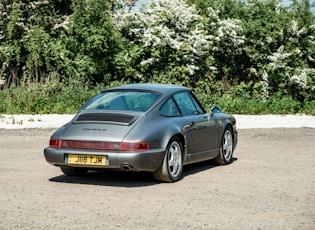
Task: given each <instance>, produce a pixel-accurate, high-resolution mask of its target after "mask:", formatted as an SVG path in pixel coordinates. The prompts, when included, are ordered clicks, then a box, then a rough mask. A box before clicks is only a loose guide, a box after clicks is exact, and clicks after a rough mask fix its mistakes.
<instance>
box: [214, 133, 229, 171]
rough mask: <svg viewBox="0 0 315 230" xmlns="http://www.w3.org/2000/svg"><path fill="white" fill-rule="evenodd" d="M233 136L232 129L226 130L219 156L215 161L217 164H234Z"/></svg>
mask: <svg viewBox="0 0 315 230" xmlns="http://www.w3.org/2000/svg"><path fill="white" fill-rule="evenodd" d="M232 156H233V134H232V131H231V129H230V128H227V129H225V131H224V134H223V138H222V143H221V147H220V152H219V155H218V156H217V157H216V158H215V159H214V161H215V162H216V163H217V164H220V165H226V164H230V163H231V162H232Z"/></svg>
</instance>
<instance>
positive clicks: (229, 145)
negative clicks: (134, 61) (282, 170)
mask: <svg viewBox="0 0 315 230" xmlns="http://www.w3.org/2000/svg"><path fill="white" fill-rule="evenodd" d="M237 139H238V134H237V130H236V121H235V118H234V117H233V116H232V115H228V114H225V113H222V112H221V109H220V108H219V107H217V106H213V107H212V108H211V109H210V112H206V110H205V109H204V108H203V107H202V105H201V104H200V102H199V101H198V100H197V98H196V97H195V96H194V94H193V93H192V92H191V91H190V90H189V89H188V88H186V87H183V86H176V85H166V84H129V85H122V86H118V87H113V88H109V89H106V90H104V91H103V92H101V93H99V94H97V95H95V96H94V97H93V98H92V99H91V100H89V101H88V102H87V103H86V104H85V105H84V106H83V107H82V108H81V109H80V110H79V112H78V113H77V114H76V116H74V118H73V119H72V121H71V122H70V123H68V124H66V125H64V126H63V127H61V128H59V129H58V130H57V131H56V132H55V133H54V134H53V135H52V136H51V139H50V142H49V147H47V148H45V149H44V155H45V158H46V160H47V162H49V163H50V164H52V165H55V166H59V167H60V169H61V171H62V172H63V173H64V174H66V175H69V176H80V175H84V174H85V173H87V171H88V170H99V169H100V170H104V169H121V170H126V171H147V172H152V173H153V175H154V178H155V179H156V180H158V181H161V182H174V181H177V180H179V179H180V178H181V175H182V172H183V165H186V164H191V163H195V162H199V161H204V160H209V159H214V161H215V162H216V163H217V164H222V165H225V164H229V163H231V161H232V155H233V151H234V149H235V147H236V144H237Z"/></svg>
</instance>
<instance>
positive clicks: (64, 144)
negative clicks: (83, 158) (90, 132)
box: [49, 139, 149, 151]
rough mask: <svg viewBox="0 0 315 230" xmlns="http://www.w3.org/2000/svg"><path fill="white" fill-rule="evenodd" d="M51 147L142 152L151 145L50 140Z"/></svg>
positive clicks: (144, 143) (143, 143) (142, 143)
mask: <svg viewBox="0 0 315 230" xmlns="http://www.w3.org/2000/svg"><path fill="white" fill-rule="evenodd" d="M49 147H50V148H71V149H93V150H119V151H142V150H147V149H149V144H148V143H147V142H103V141H70V140H60V139H50V141H49Z"/></svg>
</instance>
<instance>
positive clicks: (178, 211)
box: [0, 115, 315, 230]
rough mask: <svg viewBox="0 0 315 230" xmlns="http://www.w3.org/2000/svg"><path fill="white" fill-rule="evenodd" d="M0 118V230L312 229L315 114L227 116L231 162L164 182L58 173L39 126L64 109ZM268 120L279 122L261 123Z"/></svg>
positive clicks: (195, 167) (192, 168)
mask: <svg viewBox="0 0 315 230" xmlns="http://www.w3.org/2000/svg"><path fill="white" fill-rule="evenodd" d="M6 116H7V115H3V116H2V117H1V118H0V119H1V122H0V157H1V162H2V164H1V166H0V187H1V189H0V203H1V206H0V229H198V230H199V229H268V230H269V229H299V230H300V229H302V230H313V229H315V228H314V226H315V208H314V207H315V150H314V149H315V142H314V140H315V129H314V128H312V127H314V117H308V116H264V117H262V116H258V117H256V116H255V117H254V116H249V117H245V116H236V117H237V119H238V127H239V144H238V146H237V148H236V151H235V153H234V160H233V163H232V164H230V165H228V166H215V165H213V164H212V162H211V161H205V162H202V163H197V164H192V165H188V166H185V168H184V177H183V179H182V180H180V181H178V182H176V183H172V184H166V183H156V182H155V181H154V179H153V177H152V175H151V174H148V173H129V172H116V171H105V172H96V171H92V172H89V173H88V174H87V175H86V176H84V177H80V178H78V177H67V176H65V175H63V174H62V173H61V171H60V170H59V169H58V168H57V167H53V166H51V165H49V164H48V163H47V162H46V161H45V159H44V157H43V148H44V147H46V146H47V144H48V141H49V137H50V135H51V134H52V133H53V132H54V131H55V128H43V127H54V126H59V125H62V124H64V123H66V122H68V121H70V120H71V118H72V115H63V116H46V115H42V116H39V117H37V116H33V115H32V116H31V115H25V116H22V118H21V117H20V116H16V115H14V116H13V118H14V120H15V124H12V123H11V124H10V121H12V120H13V119H12V118H11V117H12V116H11V115H10V116H9V118H7V117H6ZM46 117H50V121H53V122H51V123H50V122H48V120H46ZM271 118H273V119H274V120H273V122H271ZM19 119H21V120H19ZM22 119H23V121H22ZM47 119H48V118H47ZM59 119H60V120H59ZM255 119H256V120H255ZM277 119H279V120H277ZM254 120H255V122H256V123H255V122H254ZM19 121H22V122H21V123H22V124H18V122H19ZM264 122H265V123H264ZM28 123H31V124H32V125H35V124H36V125H39V124H40V126H39V127H41V128H35V129H34V128H30V126H31V125H29V124H28ZM274 123H277V125H280V124H282V126H284V127H285V128H283V127H281V128H274V127H272V128H268V126H269V125H274ZM48 124H50V125H51V126H48ZM253 125H254V127H253ZM290 126H291V127H303V128H290ZM17 127H19V128H17ZM22 127H23V128H24V129H21V128H22ZM26 127H28V128H27V129H25V128H26ZM259 127H263V128H259Z"/></svg>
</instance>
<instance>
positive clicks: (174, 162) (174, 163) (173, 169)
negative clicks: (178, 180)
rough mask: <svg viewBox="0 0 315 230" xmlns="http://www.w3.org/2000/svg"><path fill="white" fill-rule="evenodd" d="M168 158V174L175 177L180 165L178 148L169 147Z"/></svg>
mask: <svg viewBox="0 0 315 230" xmlns="http://www.w3.org/2000/svg"><path fill="white" fill-rule="evenodd" d="M169 151H170V158H169V161H168V167H169V170H170V173H171V174H172V175H176V174H177V172H178V169H179V165H180V150H179V147H178V146H176V145H175V144H174V145H171V147H170V149H169Z"/></svg>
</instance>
